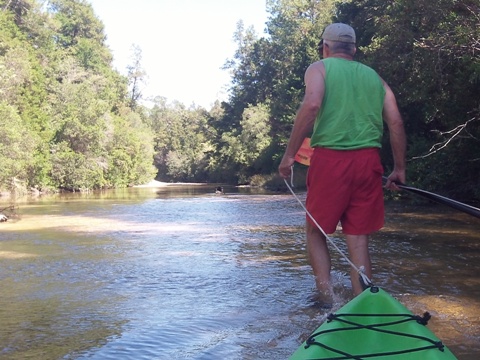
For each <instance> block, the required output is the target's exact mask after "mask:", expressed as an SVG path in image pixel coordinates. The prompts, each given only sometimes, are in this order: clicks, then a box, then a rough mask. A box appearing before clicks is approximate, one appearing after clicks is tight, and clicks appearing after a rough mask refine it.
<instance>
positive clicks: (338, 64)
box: [310, 58, 385, 150]
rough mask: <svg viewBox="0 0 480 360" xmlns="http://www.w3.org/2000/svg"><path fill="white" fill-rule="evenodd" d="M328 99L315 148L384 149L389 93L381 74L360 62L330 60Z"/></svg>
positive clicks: (316, 128)
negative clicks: (382, 145) (385, 110)
mask: <svg viewBox="0 0 480 360" xmlns="http://www.w3.org/2000/svg"><path fill="white" fill-rule="evenodd" d="M323 63H324V64H325V74H326V75H325V95H324V97H323V102H322V107H321V109H320V112H319V114H318V115H317V119H316V121H315V125H314V127H313V134H312V137H311V140H310V145H311V146H312V147H325V148H329V149H334V150H354V149H363V148H372V147H381V139H382V134H383V117H382V112H383V102H384V98H385V89H384V87H383V84H382V81H381V79H380V77H379V76H378V74H377V73H376V72H375V71H374V70H373V69H371V68H369V67H368V66H366V65H363V64H361V63H359V62H356V61H349V60H345V59H339V58H327V59H324V60H323Z"/></svg>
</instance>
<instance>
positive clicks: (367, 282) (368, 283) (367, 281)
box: [284, 166, 372, 286]
mask: <svg viewBox="0 0 480 360" xmlns="http://www.w3.org/2000/svg"><path fill="white" fill-rule="evenodd" d="M284 181H285V184H286V185H287V187H288V190H290V192H291V193H292V195H293V196H294V197H295V199H296V200H297V201H298V203H299V204H300V206H301V207H302V208H303V210H305V213H306V214H307V216H308V217H309V218H310V220H312V222H313V223H314V224H315V226H316V227H317V228H318V229H319V230H320V231H321V232H322V234H323V236H325V239H327V240H328V242H329V243H330V244H331V245H332V246H333V247H334V248H335V250H337V251H338V252H339V253H340V255H341V256H342V257H343V258H344V259H345V260H346V261H347V262H348V263H349V264H350V266H351V267H352V268H353V269H354V270H355V271H356V272H357V273H358V274H359V275H360V277H361V279H362V281H363V284H364V285H365V286H371V285H372V282H371V281H370V279H369V278H368V277H367V275H365V267H364V266H360V268H358V267H357V266H356V265H355V264H354V263H353V262H351V261H350V259H349V258H348V256H347V255H345V254H344V253H343V251H342V250H340V248H339V247H338V246H337V244H335V242H334V241H333V239H331V238H330V237H329V236H328V235H327V234H326V233H325V231H324V230H323V229H322V227H321V226H320V225H319V224H318V222H317V220H315V218H314V217H313V216H312V214H310V212H309V211H308V210H307V208H306V207H305V205H303V203H302V201H301V200H300V199H299V198H298V196H297V194H295V192H294V191H293V166H292V172H291V174H290V183H291V185H290V184H289V183H288V181H287V180H286V179H284Z"/></svg>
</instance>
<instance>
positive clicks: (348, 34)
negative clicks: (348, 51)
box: [322, 23, 356, 44]
mask: <svg viewBox="0 0 480 360" xmlns="http://www.w3.org/2000/svg"><path fill="white" fill-rule="evenodd" d="M322 39H323V40H330V41H339V42H344V43H351V44H355V42H356V37H355V30H353V28H352V27H351V26H349V25H347V24H343V23H335V24H330V25H328V26H327V27H326V28H325V30H324V31H323V34H322Z"/></svg>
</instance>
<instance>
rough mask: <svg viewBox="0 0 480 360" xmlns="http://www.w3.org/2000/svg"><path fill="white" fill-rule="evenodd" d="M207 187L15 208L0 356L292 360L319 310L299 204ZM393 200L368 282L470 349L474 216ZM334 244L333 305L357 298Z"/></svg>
mask: <svg viewBox="0 0 480 360" xmlns="http://www.w3.org/2000/svg"><path fill="white" fill-rule="evenodd" d="M214 189H215V187H212V186H202V185H199V186H191V187H164V188H132V189H121V190H115V191H110V192H102V193H99V194H71V195H68V196H63V197H60V196H56V197H53V198H39V199H36V200H35V201H32V202H27V203H23V204H21V208H20V212H21V219H20V220H18V221H16V222H7V223H4V224H1V225H0V231H1V232H0V269H1V270H0V286H1V289H2V291H1V292H0V324H1V326H0V358H6V359H25V358H29V357H30V358H35V359H37V358H38V359H87V358H88V359H92V358H94V359H178V358H186V359H209V360H210V359H274V358H287V357H288V355H290V354H291V353H292V352H293V351H294V350H295V349H296V347H297V346H298V345H299V344H300V343H301V341H303V340H304V339H305V337H306V336H308V335H309V333H310V332H311V331H312V330H313V329H315V328H316V327H317V326H318V325H319V324H320V323H321V322H322V321H323V320H324V319H325V317H326V314H325V313H324V312H323V311H320V310H319V309H317V308H315V307H314V306H312V305H313V304H312V302H311V300H309V299H310V298H311V295H312V294H313V293H314V282H313V279H312V276H311V271H310V267H309V266H308V264H307V262H306V256H305V242H304V234H303V222H304V214H303V211H302V209H301V208H300V207H299V206H298V204H297V203H296V202H295V200H294V199H293V198H292V197H291V196H290V195H284V194H281V195H280V194H269V193H257V192H255V191H254V190H252V189H237V188H228V187H225V188H224V190H225V192H226V194H225V195H216V194H215V193H214ZM387 208H388V216H387V226H386V228H385V229H384V230H383V231H382V232H380V233H378V234H377V235H376V236H375V237H374V238H373V240H372V252H373V254H372V255H373V266H374V272H375V276H374V279H373V280H374V281H375V283H376V284H378V285H380V286H382V287H384V288H385V289H386V290H388V291H389V292H390V293H392V294H393V295H395V296H397V297H399V298H400V299H401V301H402V302H403V303H404V304H405V305H407V306H408V307H409V308H410V309H411V310H412V311H414V312H417V313H423V312H424V311H425V310H428V311H430V312H431V313H432V315H433V320H431V325H430V327H431V328H432V330H434V331H435V332H436V333H437V335H438V336H439V337H440V338H442V339H443V340H444V342H445V343H446V344H447V345H448V346H449V347H450V348H451V349H452V351H454V353H456V355H457V356H458V358H459V359H463V360H471V359H476V358H477V355H478V353H479V352H480V345H479V344H480V334H479V329H480V301H479V300H480V290H479V289H480V287H479V286H478V285H479V283H480V277H479V275H478V274H479V270H480V269H479V268H480V262H479V258H480V253H479V246H480V245H479V242H478V235H477V233H478V226H479V223H478V221H477V220H475V219H473V220H472V219H470V218H468V215H462V214H457V213H453V212H448V211H446V210H445V211H444V212H439V209H437V208H427V207H425V208H419V207H418V206H416V207H414V208H412V207H405V206H404V204H397V203H392V204H390V205H389V206H388V207H387ZM440 211H442V210H440ZM334 237H335V238H339V237H340V234H336V235H335V236H334ZM338 245H339V247H340V248H341V249H344V250H345V245H344V243H343V241H342V240H341V239H339V240H338ZM332 255H333V264H334V268H335V271H334V274H333V275H334V279H335V281H334V282H335V289H336V293H337V301H338V304H336V305H337V306H340V305H342V304H343V303H345V302H346V301H348V299H349V298H350V297H351V295H350V290H349V279H348V276H347V275H346V274H347V273H348V270H349V269H348V264H346V262H345V261H344V260H343V259H342V258H341V257H340V256H339V255H338V254H335V253H332Z"/></svg>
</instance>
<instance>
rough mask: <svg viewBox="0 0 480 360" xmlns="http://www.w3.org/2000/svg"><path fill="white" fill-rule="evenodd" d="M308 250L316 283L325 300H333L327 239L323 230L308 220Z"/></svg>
mask: <svg viewBox="0 0 480 360" xmlns="http://www.w3.org/2000/svg"><path fill="white" fill-rule="evenodd" d="M306 232H307V251H308V258H309V260H310V265H311V266H312V269H313V274H314V275H315V284H316V286H317V290H318V291H319V292H320V295H321V296H322V297H323V298H324V300H325V301H331V300H332V296H333V290H332V283H331V279H330V268H331V260H330V253H329V252H328V247H327V241H326V238H325V236H324V235H323V234H322V232H321V231H320V230H319V229H318V228H317V227H316V226H314V225H312V224H310V223H309V222H308V221H307V225H306Z"/></svg>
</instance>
